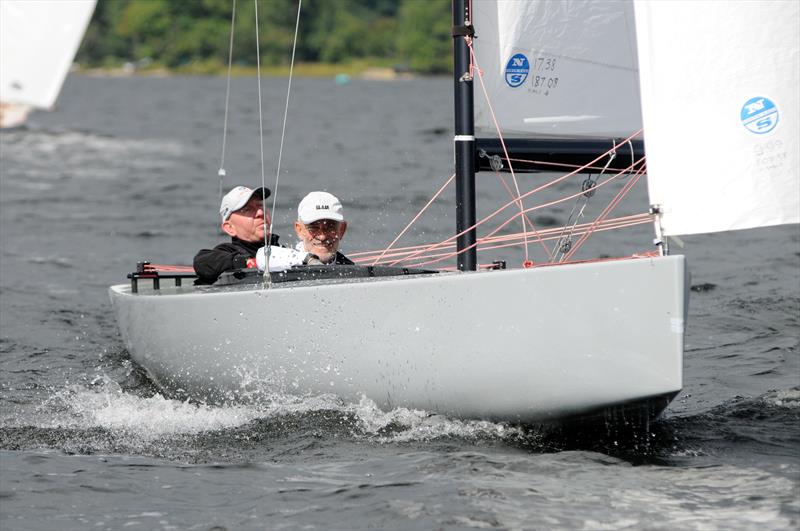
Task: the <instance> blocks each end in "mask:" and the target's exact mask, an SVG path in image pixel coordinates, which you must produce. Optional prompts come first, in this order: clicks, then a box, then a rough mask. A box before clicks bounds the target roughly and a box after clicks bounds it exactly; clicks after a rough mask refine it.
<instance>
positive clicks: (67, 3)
mask: <svg viewBox="0 0 800 531" xmlns="http://www.w3.org/2000/svg"><path fill="white" fill-rule="evenodd" d="M94 6H95V0H37V1H24V0H2V1H0V103H2V104H5V105H9V104H15V105H29V106H32V107H38V108H42V109H47V108H50V107H52V106H53V104H54V103H55V101H56V98H57V97H58V93H59V92H60V91H61V85H62V84H63V83H64V78H65V77H66V75H67V72H68V71H69V67H70V65H71V64H72V60H73V59H74V57H75V53H76V52H77V50H78V46H79V45H80V43H81V39H82V38H83V34H84V32H85V31H86V26H87V25H88V24H89V19H90V18H91V16H92V12H93V11H94Z"/></svg>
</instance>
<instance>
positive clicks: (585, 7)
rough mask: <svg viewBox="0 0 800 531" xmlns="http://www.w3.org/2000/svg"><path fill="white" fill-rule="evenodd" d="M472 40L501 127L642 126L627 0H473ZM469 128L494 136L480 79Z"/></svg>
mask: <svg viewBox="0 0 800 531" xmlns="http://www.w3.org/2000/svg"><path fill="white" fill-rule="evenodd" d="M473 9H474V25H475V33H476V35H477V38H476V39H475V41H474V49H475V55H476V58H477V62H478V65H479V67H480V68H481V69H482V70H483V71H484V82H485V84H486V88H487V91H488V93H489V98H490V101H491V105H492V108H493V109H494V112H495V114H496V116H497V118H498V121H499V123H500V127H501V130H502V132H503V134H504V135H523V136H526V137H561V138H587V137H588V138H598V137H600V138H611V137H627V136H629V135H630V134H631V133H633V132H635V131H638V130H639V129H640V128H641V122H642V120H641V114H640V113H641V111H640V106H639V80H638V73H637V62H636V35H635V24H634V16H633V4H632V3H631V2H630V1H629V0H625V1H602V2H588V1H585V0H542V1H538V2H522V1H507V0H506V1H504V0H474V3H473ZM474 85H475V128H476V131H477V132H478V133H479V134H490V135H491V136H496V132H495V126H494V124H493V122H492V118H491V115H490V113H489V109H488V107H487V104H486V101H485V96H484V93H483V90H482V88H481V84H480V81H479V80H478V79H477V78H476V80H475V83H474Z"/></svg>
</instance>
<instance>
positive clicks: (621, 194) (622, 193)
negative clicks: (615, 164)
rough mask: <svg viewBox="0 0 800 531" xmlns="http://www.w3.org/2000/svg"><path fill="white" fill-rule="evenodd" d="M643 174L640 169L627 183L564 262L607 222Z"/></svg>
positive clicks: (564, 258)
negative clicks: (598, 227) (601, 224)
mask: <svg viewBox="0 0 800 531" xmlns="http://www.w3.org/2000/svg"><path fill="white" fill-rule="evenodd" d="M642 174H643V172H642V168H639V170H638V171H637V172H636V173H635V174H634V175H633V177H632V178H631V179H630V180H628V181H627V182H626V183H625V186H623V187H622V190H620V191H619V193H617V195H616V196H615V197H614V199H613V200H612V201H611V203H609V204H608V206H606V208H605V209H603V211H602V212H601V213H600V215H599V216H598V217H597V219H596V220H595V221H594V223H593V224H592V226H591V227H589V229H588V230H587V231H586V232H584V233H583V235H582V236H581V237H580V239H579V240H578V241H577V242H576V243H575V245H574V246H573V247H572V249H570V251H569V252H568V253H566V255H565V256H564V257H563V258H562V260H569V259H570V258H572V257H573V256H574V255H575V252H577V250H578V248H579V247H580V246H581V245H582V244H583V242H585V241H586V240H587V239H588V238H589V236H590V235H591V234H592V232H594V229H595V227H596V226H597V225H599V224H600V223H602V222H603V221H604V220H605V218H606V217H607V216H608V215H609V214H610V213H611V211H612V210H614V209H615V208H616V207H617V205H619V203H620V202H621V201H622V199H623V198H624V197H625V196H626V195H628V192H629V191H630V190H631V188H633V186H634V185H635V184H636V183H637V182H638V181H639V178H640V177H641V176H642Z"/></svg>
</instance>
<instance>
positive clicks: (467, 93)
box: [453, 0, 478, 271]
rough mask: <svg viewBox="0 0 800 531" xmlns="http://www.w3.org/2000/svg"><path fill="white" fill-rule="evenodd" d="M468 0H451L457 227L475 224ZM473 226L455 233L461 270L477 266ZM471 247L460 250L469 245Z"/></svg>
mask: <svg viewBox="0 0 800 531" xmlns="http://www.w3.org/2000/svg"><path fill="white" fill-rule="evenodd" d="M468 5H469V0H453V66H454V68H453V83H454V89H455V90H454V94H455V139H454V144H455V146H454V147H455V163H456V231H458V234H461V233H462V232H463V231H464V230H466V229H468V228H469V227H472V226H473V225H475V124H474V121H473V108H472V104H473V103H472V94H473V92H472V76H471V73H470V71H469V64H470V57H469V47H468V46H467V43H466V41H465V40H464V36H465V35H470V36H471V35H472V14H471V13H469V7H468ZM475 234H476V231H475V229H474V228H473V229H471V230H469V231H467V232H466V233H464V234H462V235H461V236H459V237H458V239H457V242H456V245H457V248H458V251H459V255H458V259H457V264H458V269H459V270H461V271H474V270H475V269H477V266H478V253H477V249H476V248H475V246H474V244H475ZM470 246H471V248H470V249H469V250H466V251H464V252H461V251H462V250H464V249H467V248H468V247H470Z"/></svg>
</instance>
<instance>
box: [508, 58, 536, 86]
mask: <svg viewBox="0 0 800 531" xmlns="http://www.w3.org/2000/svg"><path fill="white" fill-rule="evenodd" d="M530 69H531V67H530V63H529V62H528V58H527V57H525V55H524V54H521V53H518V54H514V55H512V56H511V59H509V60H508V63H506V83H508V86H509V87H511V88H517V87H518V86H520V85H522V84H523V83H524V82H525V80H526V79H527V78H528V72H530Z"/></svg>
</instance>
